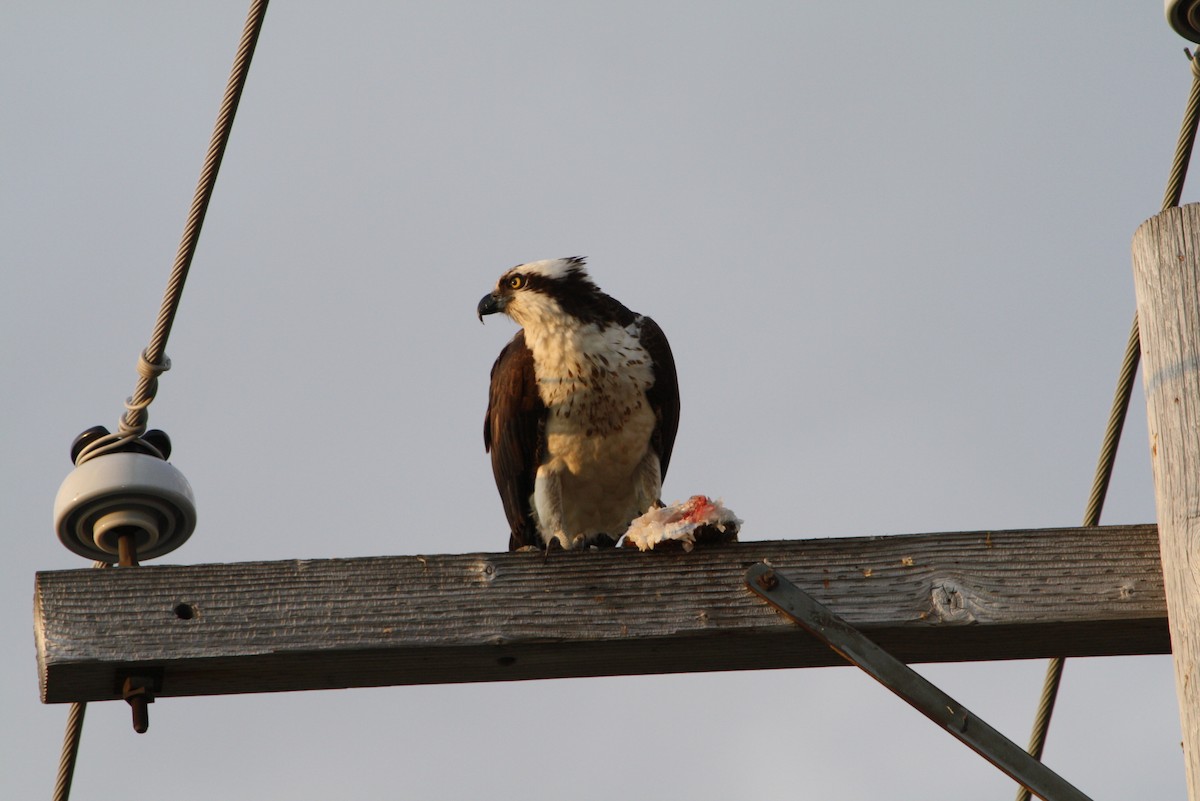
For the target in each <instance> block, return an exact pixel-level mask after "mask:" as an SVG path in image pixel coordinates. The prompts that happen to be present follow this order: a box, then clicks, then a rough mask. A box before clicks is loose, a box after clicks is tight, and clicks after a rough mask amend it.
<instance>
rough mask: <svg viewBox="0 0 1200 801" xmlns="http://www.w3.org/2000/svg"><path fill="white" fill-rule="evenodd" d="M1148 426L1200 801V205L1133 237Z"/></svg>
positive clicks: (1155, 221) (1191, 767)
mask: <svg viewBox="0 0 1200 801" xmlns="http://www.w3.org/2000/svg"><path fill="white" fill-rule="evenodd" d="M1133 266H1134V270H1133V272H1134V286H1135V288H1136V290H1137V299H1138V327H1139V331H1140V335H1141V342H1142V364H1143V366H1144V369H1143V380H1144V383H1145V388H1146V418H1147V423H1148V428H1149V431H1150V456H1151V459H1150V461H1151V464H1152V465H1153V468H1154V490H1155V500H1156V503H1157V508H1158V525H1159V529H1160V531H1161V532H1162V564H1163V576H1164V579H1165V583H1166V592H1167V609H1168V611H1169V612H1170V617H1171V643H1172V645H1173V648H1174V654H1175V687H1176V691H1177V693H1178V695H1179V708H1180V722H1181V724H1182V728H1183V741H1184V743H1183V745H1184V757H1185V759H1184V762H1185V764H1186V765H1187V773H1188V791H1189V794H1188V797H1189V798H1191V799H1194V800H1195V799H1200V572H1198V570H1197V567H1198V560H1197V556H1200V205H1196V204H1189V205H1187V206H1183V207H1180V208H1173V209H1168V210H1167V211H1164V212H1163V213H1162V214H1159V215H1158V216H1156V217H1152V218H1151V219H1149V220H1147V221H1146V222H1145V223H1144V224H1143V225H1142V226H1141V227H1140V228H1138V230H1137V233H1136V234H1134V237H1133Z"/></svg>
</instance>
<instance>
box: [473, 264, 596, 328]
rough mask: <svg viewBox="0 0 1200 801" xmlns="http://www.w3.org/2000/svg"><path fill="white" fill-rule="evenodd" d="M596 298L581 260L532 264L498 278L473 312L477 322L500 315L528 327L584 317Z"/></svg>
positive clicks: (592, 285) (516, 268)
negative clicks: (560, 319)
mask: <svg viewBox="0 0 1200 801" xmlns="http://www.w3.org/2000/svg"><path fill="white" fill-rule="evenodd" d="M599 295H600V290H599V289H597V287H596V285H595V284H593V283H592V279H591V278H589V277H588V274H587V267H586V265H585V264H584V260H583V258H582V257H580V256H575V257H572V258H567V259H547V260H545V261H531V262H529V263H528V264H518V265H517V266H516V267H513V268H512V269H511V270H508V271H507V272H505V273H504V275H502V276H500V280H499V281H497V282H496V288H495V289H493V290H492V291H491V292H489V293H488V294H486V295H484V296H483V299H482V300H480V301H479V305H478V306H477V307H476V308H475V311H476V313H477V314H478V315H479V321H480V322H483V315H485V314H496V313H497V312H503V313H504V314H507V315H508V316H509V317H511V318H512V319H513V320H514V321H515V322H516V323H517V324H518V325H520V326H522V327H529V326H531V325H537V324H538V323H539V322H543V321H549V320H552V319H554V318H561V317H564V316H572V317H577V318H581V319H582V318H585V317H586V316H587V315H586V310H587V309H588V308H590V307H591V306H592V305H593V304H594V302H595V299H596V297H597V296H599Z"/></svg>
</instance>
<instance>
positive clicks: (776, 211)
mask: <svg viewBox="0 0 1200 801" xmlns="http://www.w3.org/2000/svg"><path fill="white" fill-rule="evenodd" d="M245 10H246V9H245V5H244V4H243V3H241V2H207V3H184V2H176V1H175V0H172V1H171V2H155V3H149V2H143V3H136V4H112V3H109V4H95V3H79V2H76V3H64V4H53V5H50V4H26V5H24V6H22V7H21V8H17V9H10V10H9V11H8V13H7V14H6V15H5V17H6V19H5V24H4V25H3V26H2V27H0V54H2V55H0V60H2V62H3V63H2V67H3V68H2V69H0V96H3V97H4V98H5V100H4V115H3V118H4V125H3V142H4V148H3V150H2V154H0V187H2V191H0V221H2V222H0V233H2V239H3V242H4V253H5V264H6V267H5V270H4V279H3V281H4V284H5V291H4V292H3V293H0V332H2V333H0V342H2V343H3V345H2V346H0V347H2V348H3V351H2V353H3V371H4V375H5V377H6V385H7V387H8V391H7V393H6V397H7V403H6V412H7V413H6V414H5V416H4V423H2V424H0V426H2V432H3V433H2V435H0V436H2V440H0V441H3V443H4V446H5V447H4V451H5V454H6V458H4V459H2V460H0V470H2V473H0V476H2V477H3V479H4V486H5V487H6V488H7V492H6V493H5V501H4V503H3V504H2V505H0V514H2V515H3V518H2V520H3V524H4V529H5V530H6V531H7V534H8V541H9V542H10V543H11V547H10V552H9V558H8V559H6V560H5V562H4V564H3V566H2V567H0V602H2V603H3V610H4V612H3V614H2V615H0V638H2V639H3V641H4V642H7V643H9V647H7V648H6V649H4V653H5V656H4V657H3V659H0V688H2V689H0V721H3V723H0V754H2V755H3V756H0V796H3V797H6V798H34V797H46V796H48V795H49V794H50V791H51V788H52V785H53V780H54V771H55V767H56V765H57V760H58V748H59V744H60V740H61V736H62V728H63V722H64V719H65V716H66V707H64V706H49V707H47V706H42V705H41V704H40V703H39V702H38V700H37V698H38V696H37V675H36V665H35V655H34V649H33V637H32V633H31V609H30V599H31V596H32V588H33V575H34V572H35V571H37V570H41V569H64V568H74V567H84V566H85V563H83V562H82V560H80V559H79V558H78V557H76V556H74V555H73V554H71V553H69V552H68V551H66V550H65V549H64V548H62V547H61V546H60V545H59V544H58V542H57V541H56V540H55V538H54V536H53V533H52V530H51V525H50V506H51V501H52V499H53V496H54V493H55V491H56V489H57V487H58V484H59V482H60V481H61V480H62V478H63V477H64V476H65V475H66V473H67V472H68V471H69V469H70V464H69V461H68V458H67V451H68V447H69V444H70V442H71V439H72V438H73V437H74V436H75V435H76V434H77V433H78V432H79V431H81V430H82V429H84V428H86V427H88V426H91V425H95V424H98V423H102V424H107V425H110V426H111V425H113V424H114V423H115V421H116V418H117V415H118V414H119V412H120V410H121V402H122V400H123V399H124V398H125V396H126V395H128V394H130V392H131V391H132V388H133V385H134V381H135V379H136V374H135V372H134V363H135V361H136V358H137V353H138V351H139V350H140V349H141V348H142V347H144V346H145V344H146V341H147V339H148V337H149V335H150V329H151V326H152V323H153V320H154V316H155V314H156V312H157V308H158V303H159V299H160V297H161V293H162V289H163V286H164V284H165V282H166V276H167V272H168V269H169V267H170V264H171V261H172V259H173V257H174V253H175V247H176V244H177V242H178V237H179V233H180V231H181V229H182V226H183V222H184V217H185V214H186V210H187V206H188V203H189V202H190V199H191V195H192V191H193V187H194V183H195V180H196V176H197V174H198V172H199V169H200V163H201V158H202V156H203V153H204V149H205V147H206V146H207V142H208V137H209V133H210V131H211V126H212V121H213V118H214V116H215V114H216V109H217V104H218V101H219V98H220V95H221V92H222V91H223V88H224V84H225V80H226V76H227V73H228V68H229V64H230V61H231V59H232V55H233V50H234V47H235V45H236V41H237V37H238V34H239V32H240V30H241V25H242V21H243V18H244V14H245ZM1185 44H1186V43H1185V42H1184V41H1183V40H1181V39H1180V38H1179V37H1178V36H1176V35H1175V34H1174V33H1173V32H1172V31H1171V30H1170V29H1169V28H1168V27H1167V25H1166V23H1165V22H1164V21H1163V19H1162V7H1161V4H1157V3H1150V2H1145V3H1136V4H1135V3H1084V2H1072V3H1056V4H1046V3H1034V2H1013V3H1003V4H987V5H976V4H963V3H949V2H940V3H938V2H915V3H906V4H902V5H897V4H895V3H877V2H858V3H834V2H824V3H738V4H734V3H724V4H722V3H651V4H646V3H638V4H635V3H612V2H609V3H603V4H600V3H584V4H566V5H564V4H561V3H549V2H546V3H510V4H503V5H501V4H485V3H413V4H391V3H351V4H331V3H311V2H291V3H277V4H275V6H274V7H273V8H272V9H271V10H270V11H269V13H268V15H267V20H266V27H265V30H264V33H263V37H262V40H261V42H260V45H259V50H258V53H257V56H256V59H255V62H254V66H253V69H252V72H251V75H250V80H249V83H248V86H247V90H246V94H245V97H244V100H243V104H242V109H241V112H240V113H239V116H238V119H237V124H236V126H235V129H234V134H233V140H232V143H231V145H230V149H229V152H228V154H227V157H226V160H225V164H224V167H223V171H222V173H221V178H220V182H219V184H218V187H217V191H216V194H215V197H214V199H213V206H212V209H211V211H210V213H209V217H208V222H207V225H206V227H205V230H204V235H203V238H202V240H201V244H200V248H199V251H198V254H197V257H196V261H195V264H194V267H193V272H192V276H191V280H190V282H189V284H188V288H187V291H186V293H185V296H184V299H183V304H182V308H181V312H180V316H179V318H178V322H177V323H176V326H175V330H174V333H173V335H172V339H171V342H170V344H169V346H168V348H167V352H168V354H169V356H170V357H171V359H172V360H173V362H174V369H173V370H172V371H171V372H170V373H168V374H166V375H165V376H164V377H163V379H162V381H161V389H160V393H159V399H158V400H157V401H156V402H155V404H154V405H153V406H152V407H151V410H150V420H151V423H152V425H154V426H157V427H162V428H165V429H166V430H167V431H169V432H170V434H171V435H172V437H173V439H174V443H175V453H174V455H173V457H172V461H173V462H174V463H175V464H176V466H178V467H179V468H180V470H182V471H183V472H184V474H185V475H186V476H187V477H188V479H189V480H190V481H191V483H192V485H193V487H194V488H195V492H196V496H197V502H198V507H199V516H200V526H199V528H198V530H197V532H196V534H195V535H194V536H193V538H192V539H191V541H189V542H188V543H187V544H186V546H185V547H184V548H182V549H181V550H179V551H177V552H175V553H174V554H171V555H170V556H168V557H166V561H170V562H178V563H199V562H213V561H245V560H256V559H285V558H296V557H311V558H320V557H332V556H358V555H369V554H411V553H437V552H451V553H454V552H466V551H481V550H500V549H503V548H504V547H505V544H506V542H507V534H506V529H505V523H504V517H503V514H502V511H501V508H500V503H499V500H498V498H497V496H496V494H495V489H494V487H493V485H492V478H491V474H490V466H489V463H488V459H487V458H486V457H485V455H484V453H483V448H482V441H481V416H482V414H483V410H484V405H485V395H486V385H487V372H488V368H489V367H490V365H491V363H492V360H493V359H494V358H495V355H496V353H497V352H498V350H499V349H500V347H501V346H502V344H503V343H504V342H505V341H507V339H508V338H509V337H510V336H511V335H512V333H513V326H512V325H511V324H510V323H509V322H508V321H505V320H502V319H489V321H488V325H487V326H485V327H480V326H479V324H478V323H477V322H476V320H475V316H474V308H475V303H476V302H477V301H478V299H479V297H480V296H481V295H482V294H483V293H484V292H486V291H487V290H488V289H489V288H490V287H491V285H492V284H493V282H494V281H495V279H496V277H497V276H498V275H499V274H500V273H501V272H502V271H503V270H504V269H506V268H507V267H509V266H512V265H513V264H516V263H518V262H522V261H529V260H532V259H539V258H548V257H557V256H567V255H576V254H582V255H586V256H588V257H589V258H590V262H591V265H592V273H593V276H594V277H595V279H596V281H597V282H598V283H599V284H600V286H601V287H603V288H604V289H605V290H607V291H609V292H610V293H612V294H613V295H615V296H616V297H618V298H620V299H621V300H622V301H623V302H625V303H626V304H627V305H629V306H630V307H631V308H634V309H636V310H638V311H641V312H645V313H649V314H651V315H653V316H654V318H655V319H656V320H657V321H658V322H659V323H660V324H661V325H662V327H663V328H664V329H665V330H666V332H667V334H668V336H669V337H670V339H671V342H672V345H673V347H674V350H675V354H676V359H677V362H678V366H679V371H680V384H681V391H682V393H683V413H682V422H681V427H680V433H679V439H678V441H677V444H676V450H675V454H674V458H673V460H672V464H671V472H670V475H669V476H668V478H667V482H666V486H665V494H666V495H667V497H668V499H671V500H673V499H678V498H682V497H686V496H687V495H690V494H693V493H697V492H704V493H709V494H712V495H716V496H721V497H723V498H724V500H725V502H726V503H727V504H728V505H729V506H730V507H731V508H733V509H734V510H735V511H736V512H737V513H738V515H739V516H740V517H742V518H744V519H745V521H746V524H745V528H744V530H743V537H744V538H745V539H775V538H796V537H819V536H831V535H838V536H854V535H875V534H892V533H908V532H923V531H949V530H965V529H984V528H991V529H1004V528H1021V527H1033V526H1072V525H1077V524H1078V523H1079V521H1080V520H1081V518H1082V513H1083V507H1084V503H1085V501H1086V496H1087V492H1088V489H1089V487H1090V485H1091V477H1092V471H1093V466H1094V462H1095V458H1096V452H1097V450H1098V447H1099V442H1100V437H1101V434H1102V432H1103V426H1104V423H1105V418H1106V415H1107V412H1108V406H1109V403H1110V398H1111V393H1112V388H1113V383H1114V381H1115V378H1116V373H1117V369H1118V365H1119V361H1120V358H1121V354H1122V351H1123V348H1124V343H1125V339H1126V335H1127V333H1128V327H1129V323H1130V320H1131V317H1132V314H1133V309H1134V298H1133V290H1132V281H1131V272H1130V266H1129V264H1130V259H1129V241H1130V238H1131V236H1132V234H1133V231H1134V230H1135V229H1136V228H1137V226H1138V225H1139V224H1140V223H1141V222H1142V221H1143V220H1144V219H1146V218H1147V217H1150V216H1152V215H1153V214H1155V213H1156V212H1157V211H1158V210H1159V204H1160V202H1161V201H1160V199H1161V197H1162V191H1163V186H1164V184H1165V180H1166V176H1167V172H1168V170H1169V167H1170V162H1171V158H1172V154H1173V149H1174V143H1175V138H1176V135H1177V132H1178V126H1179V120H1180V117H1181V114H1182V111H1183V105H1184V102H1185V100H1186V97H1187V91H1188V86H1189V83H1190V80H1191V78H1190V73H1189V70H1188V66H1187V63H1186V60H1185V59H1184V56H1183V53H1182V49H1183V47H1184V46H1185ZM1194 197H1196V193H1194V192H1188V193H1185V199H1189V198H1194ZM1153 518H1154V504H1153V486H1152V481H1151V476H1150V467H1149V461H1148V459H1147V457H1146V434H1145V424H1144V405H1143V398H1142V393H1141V388H1140V385H1139V387H1138V390H1137V392H1136V393H1135V397H1134V408H1133V412H1132V414H1131V419H1130V427H1129V431H1128V432H1127V435H1126V439H1125V441H1124V445H1123V449H1122V451H1121V459H1120V463H1119V465H1118V468H1117V471H1116V475H1115V478H1114V485H1113V493H1112V497H1111V500H1110V503H1109V506H1108V509H1107V511H1106V513H1105V517H1104V520H1105V522H1112V523H1117V522H1123V523H1124V522H1149V521H1152V520H1153ZM921 670H922V672H923V673H924V674H925V675H927V676H929V677H931V678H932V679H933V680H934V681H935V682H937V683H938V684H940V685H941V686H942V687H943V689H945V690H947V691H948V692H950V693H951V694H952V695H954V696H956V697H957V698H958V699H959V700H961V701H962V702H963V703H965V704H967V705H968V706H969V707H970V708H972V709H973V710H974V711H975V712H977V713H978V714H980V715H981V716H982V717H984V718H985V719H987V720H988V721H989V722H990V723H992V724H993V725H994V726H996V727H997V728H999V729H1001V730H1002V731H1004V732H1005V733H1006V734H1008V735H1009V736H1011V737H1013V738H1014V739H1016V740H1017V741H1019V742H1024V741H1025V740H1026V738H1027V734H1028V729H1029V725H1030V721H1031V719H1032V716H1033V711H1034V708H1035V704H1036V696H1037V692H1038V690H1039V688H1040V685H1041V678H1042V673H1043V670H1044V663H1042V662H1040V661H1039V662H1014V663H1003V664H982V665H943V666H936V667H923V668H921ZM151 712H152V715H151V720H152V723H151V730H150V733H149V734H147V735H144V736H142V737H138V736H136V735H134V734H133V732H132V730H131V729H130V726H129V720H128V718H129V714H128V710H127V708H126V707H125V705H124V704H120V703H110V704H94V705H92V706H91V707H90V708H89V711H88V717H87V726H86V728H85V732H84V739H83V747H82V750H81V755H80V762H79V768H78V771H77V773H76V783H75V792H74V793H73V795H72V798H73V799H75V800H76V801H89V800H91V799H111V798H117V797H120V798H124V799H130V800H131V801H132V800H133V799H160V798H171V799H172V800H173V801H191V800H192V799H210V798H214V797H220V798H225V799H253V798H262V797H279V798H289V799H293V801H309V799H324V798H329V797H335V796H336V797H356V798H430V799H463V798H479V797H488V798H495V799H523V800H524V799H542V798H545V799H562V798H576V799H601V798H610V797H614V796H617V795H618V794H619V795H620V796H622V797H626V798H650V797H659V798H681V797H689V798H693V799H721V798H729V797H744V796H745V795H746V794H747V793H748V792H750V789H751V788H753V790H754V792H755V794H761V795H763V796H764V797H766V796H768V795H770V796H773V797H778V796H779V794H780V793H783V792H787V793H788V794H789V796H794V797H813V798H820V797H824V798H836V799H839V801H857V800H858V799H877V798H901V799H904V798H914V799H915V798H921V799H941V798H946V799H950V798H963V797H972V798H1009V797H1011V796H1012V794H1013V792H1014V790H1015V787H1014V786H1013V785H1012V783H1011V782H1010V781H1009V780H1008V779H1006V778H1004V777H1003V776H1002V775H1000V774H999V773H998V772H997V771H995V770H994V769H993V768H991V767H990V766H989V765H987V764H986V763H984V762H983V761H982V760H980V759H979V758H978V757H976V756H975V755H974V754H972V753H970V752H969V751H967V750H966V749H965V748H963V747H962V746H961V745H959V744H958V743H957V742H955V741H954V740H953V739H951V738H950V737H949V736H948V735H946V734H944V733H943V732H941V731H939V730H937V729H936V728H935V727H934V726H932V725H931V724H930V723H928V722H927V721H926V720H925V719H924V718H922V717H920V716H919V715H917V714H916V713H915V712H913V711H912V710H910V709H909V708H908V707H907V706H905V705H904V704H903V703H901V702H900V701H898V700H896V699H894V698H893V697H891V696H890V695H889V694H887V693H886V692H885V691H883V690H882V689H879V688H878V687H876V685H874V684H873V683H872V682H871V681H870V679H868V678H867V677H866V676H865V675H863V674H861V673H859V672H858V671H856V670H853V669H850V668H846V669H840V668H839V669H823V670H809V671H775V672H766V673H741V674H722V675H688V676H662V677H644V678H623V679H597V680H566V681H552V682H531V683H516V684H506V685H473V686H449V687H402V688H385V689H372V690H353V691H331V692H319V693H303V694H283V695H267V696H243V697H234V698H203V699H165V700H163V701H161V702H159V703H157V704H155V705H154V707H152V708H151ZM1179 739H1180V737H1179V724H1178V718H1177V716H1176V709H1175V696H1174V685H1173V678H1172V674H1171V665H1170V660H1169V658H1167V657H1136V658H1123V659H1092V660H1077V661H1071V662H1069V663H1068V665H1067V671H1066V677H1065V684H1064V688H1063V691H1062V695H1061V697H1060V705H1059V712H1058V714H1057V716H1056V721H1055V725H1054V727H1053V730H1052V732H1051V736H1050V742H1049V746H1048V748H1047V752H1046V759H1047V761H1048V762H1049V763H1050V764H1051V765H1052V766H1053V767H1054V768H1056V769H1058V770H1059V771H1061V772H1062V773H1063V774H1064V775H1065V776H1066V777H1067V778H1068V779H1070V780H1071V781H1073V782H1074V783H1076V784H1077V785H1078V786H1079V787H1080V788H1081V789H1083V790H1084V791H1085V792H1088V793H1090V794H1092V795H1093V796H1094V797H1095V798H1097V799H1103V798H1118V797H1138V798H1182V797H1183V795H1184V788H1183V761H1182V758H1181V754H1180V750H1179ZM127 767H128V768H131V769H128V770H127V769H125V768H127Z"/></svg>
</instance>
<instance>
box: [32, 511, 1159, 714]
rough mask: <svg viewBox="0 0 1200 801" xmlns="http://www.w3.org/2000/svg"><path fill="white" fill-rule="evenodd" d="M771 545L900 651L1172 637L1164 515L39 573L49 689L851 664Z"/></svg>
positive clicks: (1071, 646)
mask: <svg viewBox="0 0 1200 801" xmlns="http://www.w3.org/2000/svg"><path fill="white" fill-rule="evenodd" d="M760 561H768V562H770V563H771V564H772V565H774V566H775V567H776V568H777V569H778V570H780V571H782V572H783V573H784V574H785V575H787V576H788V577H789V578H791V580H792V581H794V582H795V583H796V584H797V585H799V586H800V587H802V588H804V589H805V590H806V591H808V592H810V593H811V594H812V595H813V596H814V597H816V598H817V599H818V600H819V601H820V602H821V603H823V604H826V605H828V606H830V607H831V608H832V609H834V611H835V612H836V613H837V614H839V615H841V616H843V617H844V618H846V619H847V620H848V621H849V622H850V623H852V624H853V625H855V626H857V627H859V628H860V629H862V630H863V631H864V632H865V633H867V634H868V635H869V636H871V637H872V638H873V639H874V640H875V641H876V642H878V643H879V644H880V645H881V646H883V647H884V648H885V649H887V650H889V651H891V652H892V653H893V654H895V655H896V656H897V657H898V658H900V659H902V660H904V661H906V662H941V661H968V660H988V659H1020V658H1029V657H1044V656H1050V655H1059V656H1086V655H1108V654H1142V653H1165V652H1167V651H1168V649H1169V645H1168V635H1167V622H1166V612H1165V602H1164V597H1163V587H1162V575H1161V571H1160V568H1159V562H1158V542H1157V537H1156V532H1155V528H1154V527H1153V526H1108V527H1101V528H1091V529H1050V530H1035V531H995V532H969V533H952V534H919V535H905V536H888V537H866V538H851V539H814V540H799V541H768V542H745V543H737V544H731V545H723V546H717V547H712V548H709V549H704V550H700V549H697V550H696V551H693V552H692V553H688V554H685V553H658V552H650V553H639V552H636V551H630V550H615V551H606V552H590V553H562V552H556V553H552V554H550V555H549V557H548V558H546V557H544V556H543V555H541V554H535V553H486V554H483V553H481V554H464V555H449V556H395V557H372V558H362V559H339V560H319V561H283V562H252V563H238V564H211V565H193V566H144V567H139V568H117V569H111V570H91V569H87V570H71V571H60V572H46V573H39V574H38V576H37V579H36V595H35V618H36V620H35V628H36V639H37V649H38V661H39V666H40V676H41V685H42V697H43V700H45V701H47V702H64V701H91V700H101V699H111V698H116V697H119V686H120V684H121V681H122V680H123V679H124V677H125V676H127V675H130V674H139V673H148V672H150V673H153V672H155V671H161V674H160V675H161V676H162V687H161V691H160V693H159V694H160V695H161V696H178V695H206V694H224V693H246V692H274V691H283V690H304V689H325V688H335V687H361V686H378V685H392V684H423V683H450V682H466V681H506V680H517V679H537V678H556V677H567V676H604V675H624V674H640V673H668V672H692V671H715V670H750V669H761V668H785V667H807V666H819V665H833V664H842V662H841V660H840V659H839V658H838V657H837V656H836V655H835V654H833V653H832V652H830V651H829V650H827V649H826V648H824V647H823V646H821V645H819V644H818V643H816V641H814V640H813V639H811V638H810V637H809V636H808V635H807V634H805V633H804V632H802V631H801V630H799V629H798V628H797V627H796V626H794V625H793V624H792V623H790V622H788V621H786V620H785V619H783V618H782V617H780V616H779V615H777V613H775V612H774V611H772V610H771V608H770V607H768V606H767V605H766V604H765V603H763V602H762V601H761V600H759V599H758V598H756V597H755V596H754V595H753V594H752V593H750V592H749V591H748V590H747V589H746V588H745V586H744V583H743V574H744V572H745V570H746V569H747V568H748V567H749V566H750V565H752V564H754V563H756V562H760ZM155 675H159V674H155Z"/></svg>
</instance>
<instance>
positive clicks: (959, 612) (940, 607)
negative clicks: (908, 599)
mask: <svg viewBox="0 0 1200 801" xmlns="http://www.w3.org/2000/svg"><path fill="white" fill-rule="evenodd" d="M930 600H931V601H932V605H933V614H932V617H934V619H936V620H939V621H941V622H944V623H974V622H975V621H976V618H975V612H974V610H973V609H972V607H973V606H974V604H973V603H972V602H971V599H970V598H969V597H968V596H967V594H966V593H965V592H964V591H963V590H962V588H960V587H959V586H958V584H957V583H956V582H954V581H951V580H949V579H942V580H941V581H937V582H936V583H934V585H933V590H932V592H931V593H930Z"/></svg>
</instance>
